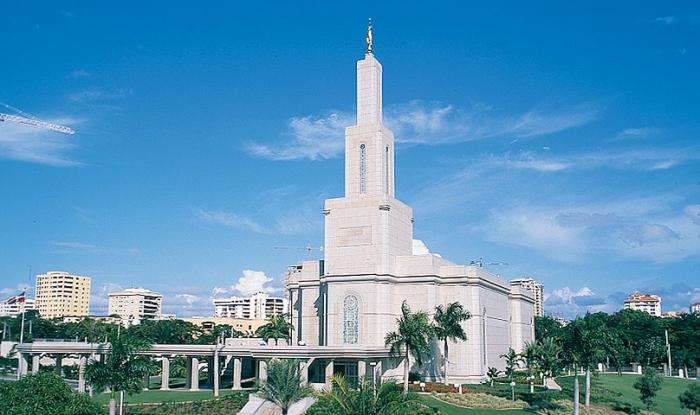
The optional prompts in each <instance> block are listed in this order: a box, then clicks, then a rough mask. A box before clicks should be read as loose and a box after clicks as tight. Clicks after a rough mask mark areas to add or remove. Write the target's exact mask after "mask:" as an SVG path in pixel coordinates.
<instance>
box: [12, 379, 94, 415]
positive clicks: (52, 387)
mask: <svg viewBox="0 0 700 415" xmlns="http://www.w3.org/2000/svg"><path fill="white" fill-rule="evenodd" d="M101 413H102V409H101V408H100V406H99V405H98V404H97V403H95V402H93V401H92V399H90V397H88V396H87V395H84V394H79V393H76V392H73V391H72V390H71V389H70V387H69V386H68V384H66V382H65V381H64V380H63V379H61V378H60V377H58V376H56V375H55V374H53V373H50V372H40V373H37V374H36V375H31V374H30V375H27V376H25V377H23V378H22V379H21V380H19V381H17V382H0V414H3V415H26V414H42V415H98V414H101Z"/></svg>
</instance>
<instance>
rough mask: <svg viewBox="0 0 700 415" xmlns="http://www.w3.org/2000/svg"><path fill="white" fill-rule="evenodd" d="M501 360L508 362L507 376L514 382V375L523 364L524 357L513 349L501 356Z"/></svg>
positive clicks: (510, 348)
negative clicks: (521, 363)
mask: <svg viewBox="0 0 700 415" xmlns="http://www.w3.org/2000/svg"><path fill="white" fill-rule="evenodd" d="M500 357H501V358H503V359H505V361H506V371H505V374H506V376H508V379H509V380H511V381H512V380H513V375H514V374H515V369H517V367H518V365H519V364H520V362H522V361H523V360H522V357H521V356H520V355H519V354H517V353H515V350H513V348H512V347H509V348H508V353H506V354H502V355H501V356H500Z"/></svg>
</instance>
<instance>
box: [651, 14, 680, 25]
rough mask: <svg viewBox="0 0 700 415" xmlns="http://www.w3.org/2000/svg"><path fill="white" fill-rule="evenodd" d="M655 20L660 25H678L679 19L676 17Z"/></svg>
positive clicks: (663, 17)
mask: <svg viewBox="0 0 700 415" xmlns="http://www.w3.org/2000/svg"><path fill="white" fill-rule="evenodd" d="M655 20H656V21H657V22H659V23H664V24H672V23H676V22H677V21H678V18H677V17H676V16H661V17H657V18H656V19H655Z"/></svg>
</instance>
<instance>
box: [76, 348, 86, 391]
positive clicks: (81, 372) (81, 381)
mask: <svg viewBox="0 0 700 415" xmlns="http://www.w3.org/2000/svg"><path fill="white" fill-rule="evenodd" d="M86 360H87V358H85V356H82V355H81V356H80V358H79V359H78V392H80V393H85V361H86Z"/></svg>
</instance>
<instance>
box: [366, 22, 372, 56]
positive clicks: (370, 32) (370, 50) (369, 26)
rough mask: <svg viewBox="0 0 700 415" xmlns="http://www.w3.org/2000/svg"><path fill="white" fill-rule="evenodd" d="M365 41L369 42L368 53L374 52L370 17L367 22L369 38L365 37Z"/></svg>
mask: <svg viewBox="0 0 700 415" xmlns="http://www.w3.org/2000/svg"><path fill="white" fill-rule="evenodd" d="M365 42H367V53H372V18H371V17H370V18H369V23H367V38H365Z"/></svg>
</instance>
